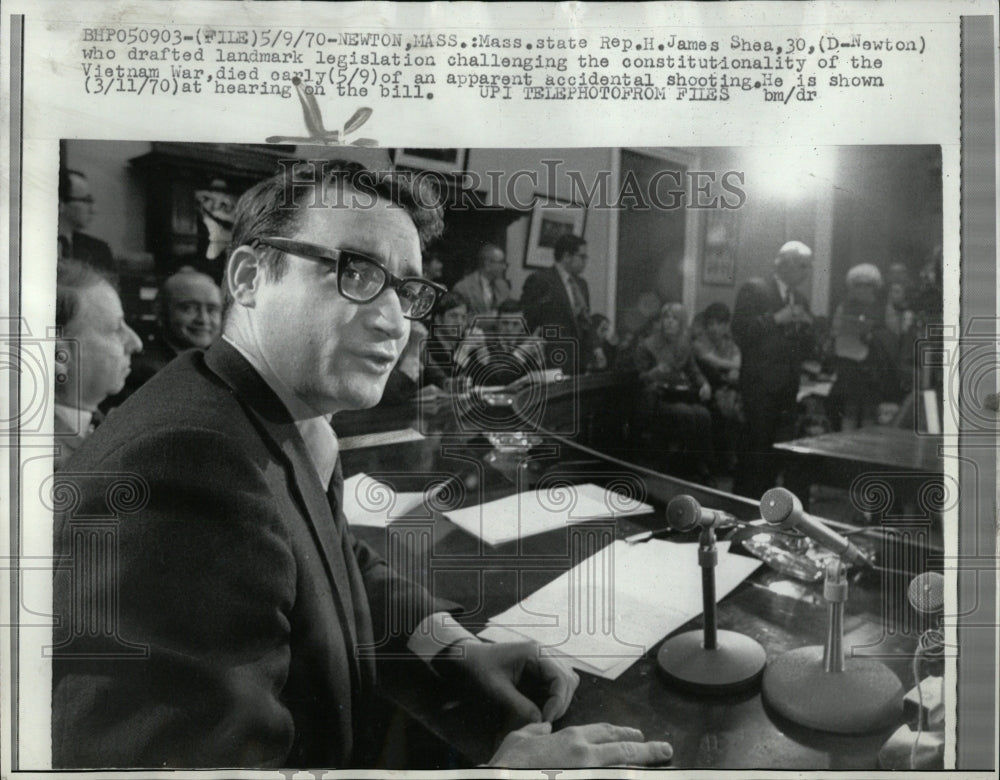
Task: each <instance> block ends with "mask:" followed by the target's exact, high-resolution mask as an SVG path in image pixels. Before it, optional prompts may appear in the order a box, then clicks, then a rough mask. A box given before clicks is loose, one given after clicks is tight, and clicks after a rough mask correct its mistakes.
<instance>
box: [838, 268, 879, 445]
mask: <svg viewBox="0 0 1000 780" xmlns="http://www.w3.org/2000/svg"><path fill="white" fill-rule="evenodd" d="M846 281H847V294H846V296H845V298H844V300H843V301H842V302H841V303H840V305H839V306H838V307H837V309H836V311H835V312H834V314H833V321H832V324H831V328H830V332H831V337H832V339H833V368H834V371H836V374H837V379H836V381H835V382H834V384H833V387H832V388H831V390H830V395H829V397H828V399H827V404H828V409H827V411H828V414H829V416H830V421H831V423H832V425H833V428H834V430H845V429H846V430H853V429H855V428H858V427H860V426H862V425H868V424H870V423H873V422H874V421H875V419H876V417H875V412H876V409H877V407H878V404H879V403H880V402H881V401H882V400H884V399H883V396H884V395H885V394H886V389H885V387H886V376H887V372H886V365H887V357H886V355H885V354H884V353H883V352H882V350H881V349H880V341H879V340H878V339H877V338H873V336H874V334H876V333H877V332H878V331H879V330H881V329H883V328H884V327H885V322H884V316H883V315H884V310H883V308H882V307H881V305H880V303H879V291H880V290H881V289H882V274H881V272H880V271H879V270H878V268H876V267H875V266H874V265H871V264H870V263H861V264H860V265H856V266H854V267H853V268H851V269H850V270H849V271H848V272H847V280H846Z"/></svg>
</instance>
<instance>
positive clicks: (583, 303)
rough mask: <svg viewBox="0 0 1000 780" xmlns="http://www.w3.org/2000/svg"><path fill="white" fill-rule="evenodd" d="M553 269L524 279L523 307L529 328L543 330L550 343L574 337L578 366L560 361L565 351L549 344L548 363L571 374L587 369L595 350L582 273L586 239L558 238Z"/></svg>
mask: <svg viewBox="0 0 1000 780" xmlns="http://www.w3.org/2000/svg"><path fill="white" fill-rule="evenodd" d="M552 255H553V258H554V260H555V263H554V264H553V266H552V267H551V268H546V269H543V270H541V271H535V272H534V273H533V274H531V276H529V277H528V278H527V279H526V280H525V281H524V289H523V290H522V292H521V306H522V308H523V309H524V318H525V320H526V321H527V324H528V330H529V331H531V332H535V330H536V329H538V328H541V330H540V333H541V335H542V336H543V337H544V338H545V339H546V341H547V342H551V341H552V340H556V341H563V342H565V341H566V340H572V341H573V342H575V344H576V351H577V355H576V359H577V365H576V366H570V365H566V364H565V362H564V361H560V356H561V355H564V354H565V353H564V351H563V350H562V349H560V348H558V347H557V345H555V344H552V343H547V344H546V353H545V358H546V365H547V366H548V367H549V368H561V369H563V370H564V371H569V372H572V373H576V372H582V371H585V370H586V368H587V366H588V365H590V363H591V359H592V353H593V350H594V343H593V333H592V328H591V323H590V289H589V288H588V287H587V281H586V279H584V278H583V277H582V276H581V274H582V273H583V269H584V268H586V267H587V242H586V241H584V240H583V239H582V238H580V236H574V235H572V234H571V233H565V234H563V235H561V236H559V238H558V239H556V243H555V246H554V247H553V251H552Z"/></svg>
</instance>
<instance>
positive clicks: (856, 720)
mask: <svg viewBox="0 0 1000 780" xmlns="http://www.w3.org/2000/svg"><path fill="white" fill-rule="evenodd" d="M823 598H824V600H825V601H826V602H827V615H828V622H827V630H826V642H825V644H824V645H823V646H822V647H821V646H819V645H810V646H808V647H800V648H798V649H796V650H789V651H788V652H786V653H784V654H782V655H780V656H778V657H777V658H776V659H774V660H773V661H772V662H771V663H770V664H768V667H767V670H766V671H765V672H764V680H763V682H762V684H761V693H762V694H763V697H764V700H765V701H766V702H767V703H768V704H769V705H770V706H771V707H773V708H774V709H775V710H776V711H777V712H779V713H780V714H781V715H783V716H785V717H786V718H788V719H789V720H790V721H792V722H794V723H798V724H799V725H802V726H807V727H809V728H813V729H818V730H820V731H831V732H836V733H839V734H858V733H862V732H872V731H880V730H882V729H885V728H888V727H889V726H892V725H894V724H896V723H898V722H899V719H900V718H901V717H902V714H903V684H902V683H901V682H900V680H899V678H898V677H897V676H896V675H895V674H894V673H893V672H892V671H891V670H890V669H889V667H887V666H886V665H885V664H884V663H882V662H881V661H877V660H875V659H873V658H845V654H844V603H845V602H846V601H847V566H846V565H845V564H844V562H843V561H842V560H841V559H840V558H834V559H833V560H831V561H830V562H829V563H828V564H827V567H826V576H825V579H824V581H823Z"/></svg>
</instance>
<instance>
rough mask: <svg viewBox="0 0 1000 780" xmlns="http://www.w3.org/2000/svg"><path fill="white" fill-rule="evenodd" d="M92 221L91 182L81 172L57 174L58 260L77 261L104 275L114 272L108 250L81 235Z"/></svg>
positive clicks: (63, 169) (95, 239)
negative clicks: (70, 259) (68, 259)
mask: <svg viewBox="0 0 1000 780" xmlns="http://www.w3.org/2000/svg"><path fill="white" fill-rule="evenodd" d="M93 220H94V196H93V194H92V193H91V191H90V182H88V181H87V177H86V176H84V175H83V174H82V173H80V171H73V170H69V169H67V168H61V169H60V170H59V257H60V259H62V258H72V259H74V260H79V261H81V262H83V263H86V264H87V265H90V266H93V267H94V268H96V269H97V270H99V271H102V272H104V273H107V274H114V273H116V272H117V266H116V264H115V258H114V256H113V255H112V254H111V247H109V246H108V245H107V244H106V243H104V242H103V241H101V239H99V238H95V237H94V236H91V235H88V234H87V233H85V232H84V231H85V230H86V229H87V228H88V227H89V226H90V223H91V222H92V221H93Z"/></svg>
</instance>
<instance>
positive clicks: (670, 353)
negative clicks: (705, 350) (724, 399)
mask: <svg viewBox="0 0 1000 780" xmlns="http://www.w3.org/2000/svg"><path fill="white" fill-rule="evenodd" d="M687 331H688V324H687V312H686V311H685V309H684V306H683V305H682V304H679V303H667V304H665V305H664V306H663V308H662V309H661V310H660V317H659V322H658V327H656V328H655V329H654V330H653V332H652V333H651V334H650V335H649V336H647V337H646V338H644V339H642V340H640V341H637V342H636V343H635V345H634V347H633V348H632V350H631V354H630V355H629V356H627V357H626V359H625V360H624V361H623V362H622V368H626V369H634V370H636V371H638V372H639V381H640V382H641V383H642V391H641V395H640V402H639V414H640V415H641V418H642V420H643V422H644V423H647V424H645V425H644V427H645V428H647V429H648V430H650V431H651V432H652V433H653V436H654V438H655V439H656V440H658V441H660V440H662V441H664V442H667V443H668V446H671V445H672V446H673V447H675V448H676V449H677V450H678V451H677V453H676V457H675V458H673V459H672V460H673V463H672V464H671V467H672V469H673V470H674V471H675V472H676V473H677V474H678V475H679V476H682V477H693V478H697V479H702V480H704V479H707V478H708V476H709V469H708V466H707V461H708V456H709V455H710V450H711V447H712V418H711V416H710V415H709V412H708V408H707V407H706V406H705V405H704V404H705V403H706V402H707V401H708V400H709V399H710V398H711V397H712V388H711V385H709V383H708V381H707V380H706V379H705V376H704V375H703V374H702V373H701V370H700V369H699V368H698V364H697V363H696V362H695V358H694V350H693V349H692V347H691V342H690V339H689V337H688V332H687Z"/></svg>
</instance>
